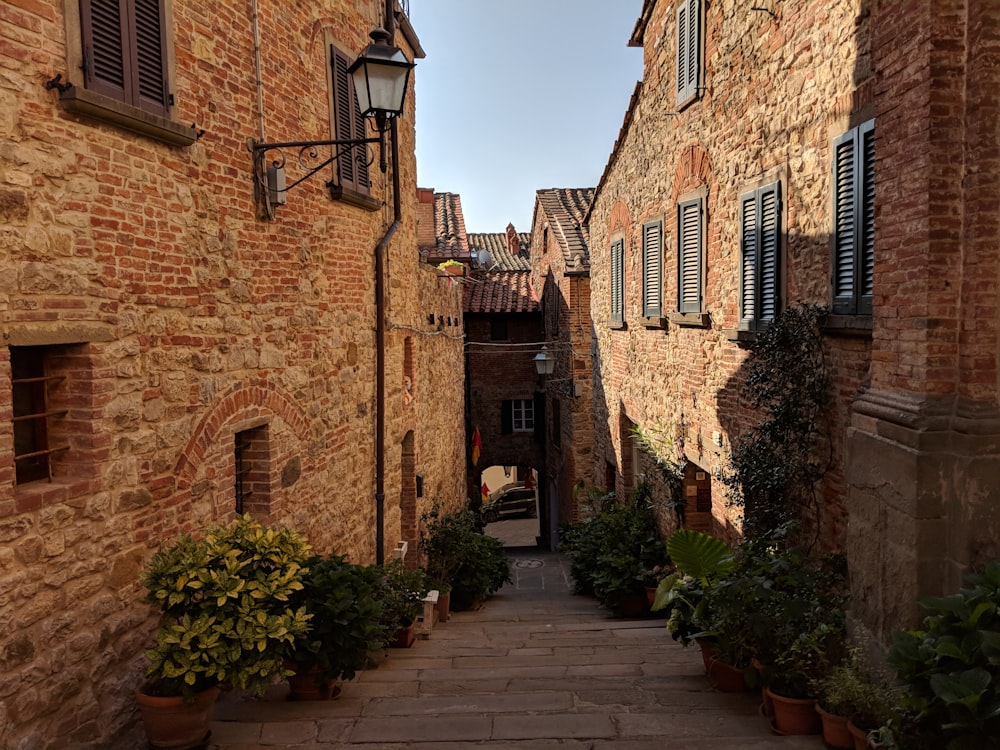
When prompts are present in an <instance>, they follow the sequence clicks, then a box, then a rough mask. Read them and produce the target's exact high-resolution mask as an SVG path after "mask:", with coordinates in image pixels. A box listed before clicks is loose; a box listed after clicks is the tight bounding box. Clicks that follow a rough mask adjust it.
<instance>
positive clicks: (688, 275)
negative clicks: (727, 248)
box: [677, 198, 705, 313]
mask: <svg viewBox="0 0 1000 750" xmlns="http://www.w3.org/2000/svg"><path fill="white" fill-rule="evenodd" d="M704 213H705V210H704V200H703V199H702V198H694V199H693V200H689V201H683V202H681V203H679V204H678V205H677V311H678V312H682V313H700V312H701V300H702V274H701V269H702V257H703V248H704V247H705V224H704Z"/></svg>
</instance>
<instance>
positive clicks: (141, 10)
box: [133, 0, 170, 115]
mask: <svg viewBox="0 0 1000 750" xmlns="http://www.w3.org/2000/svg"><path fill="white" fill-rule="evenodd" d="M134 23H135V45H134V48H135V67H134V70H135V71H136V75H135V85H134V87H133V91H134V92H135V93H134V97H135V98H134V101H135V104H136V106H138V107H140V108H142V109H144V110H146V111H147V112H158V113H160V114H163V115H166V114H167V113H168V111H169V105H170V102H169V94H168V91H167V66H166V57H167V55H166V49H167V30H166V24H165V23H164V7H163V0H135V19H134Z"/></svg>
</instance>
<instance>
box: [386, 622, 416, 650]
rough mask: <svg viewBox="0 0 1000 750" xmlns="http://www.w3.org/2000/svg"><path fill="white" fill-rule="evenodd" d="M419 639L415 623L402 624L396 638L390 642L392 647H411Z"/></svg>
mask: <svg viewBox="0 0 1000 750" xmlns="http://www.w3.org/2000/svg"><path fill="white" fill-rule="evenodd" d="M416 639H417V636H416V632H415V628H414V624H413V623H412V622H411V623H410V624H409V625H401V626H400V628H399V630H397V631H396V639H395V640H394V641H393V642H392V643H390V644H389V647H390V648H409V647H410V646H412V645H413V642H414V641H415V640H416Z"/></svg>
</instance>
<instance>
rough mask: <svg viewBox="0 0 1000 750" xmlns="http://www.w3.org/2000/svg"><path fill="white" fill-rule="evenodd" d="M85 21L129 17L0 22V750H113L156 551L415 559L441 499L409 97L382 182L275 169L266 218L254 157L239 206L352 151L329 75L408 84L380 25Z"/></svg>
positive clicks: (266, 16)
mask: <svg viewBox="0 0 1000 750" xmlns="http://www.w3.org/2000/svg"><path fill="white" fill-rule="evenodd" d="M112 5H114V6H115V9H117V8H119V7H120V8H121V9H122V12H123V13H124V14H125V16H126V17H125V18H121V19H118V18H109V17H108V16H107V13H112V14H113V11H108V10H107V4H103V5H102V6H101V7H100V8H97V5H96V3H95V4H93V6H92V4H91V3H90V2H77V1H76V0H66V1H65V2H63V0H40V1H39V2H32V3H13V4H11V3H8V4H5V5H4V8H3V11H2V12H0V40H2V49H3V53H2V55H0V68H2V71H3V72H2V75H0V140H2V147H0V236H2V238H3V242H2V251H0V252H2V254H3V262H4V268H5V269H6V271H7V272H6V273H5V275H4V279H3V281H2V282H0V311H2V316H3V317H2V333H3V339H4V346H3V347H2V348H0V414H2V415H3V416H2V422H0V474H2V477H3V482H2V486H0V592H2V595H0V737H2V738H3V743H2V744H3V745H4V747H11V748H20V747H25V748H27V747H31V748H69V747H72V748H97V747H100V748H109V747H123V748H124V747H129V748H133V747H137V746H138V740H137V739H136V735H135V713H134V709H133V705H132V704H133V701H132V697H131V696H132V690H133V689H134V688H135V686H136V685H137V684H138V682H139V681H140V680H141V678H142V672H143V668H144V663H145V661H144V659H145V657H144V656H143V650H144V648H145V647H147V646H148V645H149V644H150V642H151V638H152V633H153V624H154V623H153V620H152V618H151V616H150V611H149V609H148V607H147V606H145V605H144V604H142V603H140V599H141V597H142V594H143V592H142V590H141V587H140V585H139V582H138V580H139V574H140V571H141V569H142V566H143V564H144V562H145V561H146V560H147V559H148V558H149V557H150V556H151V554H152V553H153V552H154V551H155V549H156V548H157V546H158V545H160V544H161V543H164V542H169V541H170V540H172V539H173V538H174V537H175V535H176V534H177V533H178V532H179V531H193V532H197V531H199V530H200V529H202V528H204V527H205V526H206V525H208V524H211V523H214V522H219V521H225V520H228V519H231V518H233V517H234V515H235V514H236V513H237V512H238V511H240V510H242V511H243V512H248V513H250V514H251V515H253V516H254V517H256V518H259V519H262V520H264V521H267V522H268V523H272V524H280V525H287V526H291V527H293V528H296V529H298V530H300V531H301V532H303V533H304V534H305V535H306V537H307V538H308V540H309V541H310V543H311V544H312V546H313V547H314V549H315V550H316V551H317V552H321V553H328V552H333V551H336V552H338V553H345V554H348V555H349V556H350V558H351V559H352V560H354V561H356V562H364V563H368V562H374V561H376V560H378V559H379V558H381V557H383V556H384V555H386V554H387V553H388V551H389V550H391V549H392V547H394V546H395V544H396V542H397V541H399V540H407V541H409V542H410V543H411V545H413V544H415V542H416V539H417V523H418V519H419V517H420V513H421V512H422V509H423V508H424V507H425V505H426V503H427V502H428V499H429V498H431V497H438V498H441V499H442V500H444V501H445V502H447V503H449V504H450V503H455V504H458V503H460V502H461V501H462V500H463V499H464V492H465V449H464V430H463V400H464V392H463V388H462V372H463V358H462V318H461V294H460V289H458V288H456V287H453V286H451V285H449V284H448V283H447V282H446V281H445V280H442V279H441V278H440V276H439V275H438V274H437V273H435V272H434V271H433V269H430V268H428V267H427V266H426V264H422V263H420V262H419V259H418V253H417V245H418V241H417V207H418V206H417V189H416V181H415V175H416V163H415V156H414V138H415V133H414V125H413V123H414V97H413V83H412V77H411V82H410V92H409V96H408V97H407V99H406V106H405V111H404V112H403V114H402V116H401V118H399V119H398V120H397V121H396V123H397V124H395V125H393V126H392V128H391V129H390V138H392V137H398V140H397V143H398V164H394V163H393V161H394V160H393V159H392V155H391V153H389V152H390V151H391V149H387V150H386V154H385V157H386V161H387V162H388V169H387V170H386V171H385V172H383V171H382V170H381V169H379V162H380V160H381V157H382V156H383V154H382V152H381V149H380V147H379V146H378V145H377V144H369V145H368V146H366V147H363V148H352V149H350V152H349V154H345V155H343V156H341V157H340V158H339V159H337V160H336V161H334V162H333V163H332V164H329V165H327V166H324V167H322V168H321V169H320V170H319V173H318V174H316V175H315V176H314V177H312V178H311V179H308V180H306V181H304V182H303V183H302V184H300V185H295V186H293V183H294V182H295V181H296V180H297V179H299V178H300V177H302V176H303V173H302V172H301V171H300V169H299V164H298V157H299V155H298V154H297V153H291V152H287V153H286V156H287V157H288V159H287V161H286V162H285V169H284V172H285V177H286V182H285V184H286V186H287V188H288V189H287V192H284V193H282V192H281V191H279V190H278V188H279V187H280V183H279V182H277V180H276V181H275V182H274V183H273V185H272V186H271V187H273V188H274V191H273V192H269V185H268V183H267V181H266V170H265V169H264V167H265V166H267V167H271V166H274V165H273V161H277V160H278V159H279V157H278V154H277V152H276V151H272V152H268V154H267V155H266V158H265V159H262V161H261V162H260V163H259V164H258V166H259V167H261V171H260V177H261V180H260V181H259V182H257V183H255V180H254V179H253V178H252V175H253V174H254V160H253V157H252V154H251V152H250V151H249V150H248V139H251V138H253V139H256V140H257V141H259V142H260V141H266V142H272V143H273V142H282V141H299V140H325V139H333V138H341V139H343V138H357V137H358V136H360V135H365V134H366V133H365V127H366V125H365V122H364V120H362V119H361V118H360V116H359V110H358V108H357V106H356V104H355V101H354V100H353V98H351V96H350V93H351V92H350V89H349V88H347V89H345V88H344V87H345V86H349V83H348V81H349V80H350V79H349V77H347V76H345V75H344V74H345V72H346V64H347V63H349V62H350V60H352V59H353V58H354V57H355V56H356V55H357V54H358V52H359V51H360V50H362V48H364V46H365V45H366V44H367V43H368V41H369V40H368V32H369V31H370V30H371V29H373V28H375V27H379V26H387V28H388V29H389V30H390V31H392V32H393V33H394V42H395V44H396V45H398V46H399V47H400V48H401V49H402V51H403V52H404V54H405V55H406V57H407V58H408V59H409V60H413V59H414V58H417V57H422V56H423V50H422V49H421V48H420V44H419V41H418V39H417V36H416V34H415V33H414V30H413V29H412V27H411V26H410V23H409V20H408V19H407V17H406V15H405V14H403V13H401V12H400V11H399V8H398V5H397V6H395V12H394V13H393V14H392V15H391V16H390V17H389V18H388V19H387V18H386V17H385V11H386V5H388V7H389V8H393V3H391V2H390V3H383V2H381V1H380V0H367V1H362V2H345V0H308V1H304V2H297V3H259V4H258V3H257V2H252V1H251V2H246V3H210V4H206V3H202V2H190V1H189V0H167V2H165V3H147V2H135V3H124V4H122V5H120V6H118V5H117V4H112ZM133 12H138V14H139V15H143V14H144V15H143V17H142V18H140V19H138V20H137V19H136V18H133V17H132V16H131V15H130V14H131V13H133ZM102 14H104V15H102ZM123 30H124V32H123ZM119 50H121V51H131V52H133V53H134V54H133V55H132V56H125V57H123V56H120V55H119ZM258 81H259V83H258ZM345 95H346V98H345ZM367 135H371V132H370V131H369V132H368V133H367ZM324 152H325V153H326V154H329V149H325V151H324V149H320V153H321V157H320V158H321V159H323V158H325V157H324V156H322V154H323V153H324ZM272 160H273V161H272ZM275 175H276V176H277V174H276V173H275ZM268 195H269V197H270V199H271V201H272V203H271V205H270V206H268V204H267V202H266V201H265V200H264V198H265V196H268ZM282 199H283V200H284V205H276V204H280V203H281V201H282ZM397 206H398V209H399V210H398V212H397V210H396V208H397ZM267 214H271V216H270V218H267ZM380 254H382V255H381V257H382V260H383V261H384V262H382V263H378V264H377V263H376V258H377V257H379V255H380ZM377 276H379V277H380V280H377ZM378 290H384V294H383V295H382V296H381V300H382V302H383V304H382V305H377V304H376V296H377V291H378ZM380 309H381V310H382V315H381V316H380V315H379V314H378V311H379V310H380ZM379 320H381V321H382V322H383V325H381V326H379V325H377V323H378V321H379ZM379 344H381V346H379ZM380 380H384V390H382V391H381V393H380V392H379V391H378V389H377V383H378V382H379V381H380ZM380 412H381V415H382V416H381V417H380ZM380 422H381V423H382V424H381V425H380ZM380 426H381V428H382V429H379V427H380ZM380 437H381V440H380ZM380 446H381V450H380ZM379 454H381V455H379ZM418 475H420V476H422V480H423V492H422V497H418V494H421V493H418V491H417V490H418V484H419V483H418V482H417V478H418ZM380 500H382V501H383V502H382V505H383V511H384V513H382V514H381V515H382V516H383V517H384V518H383V521H382V524H381V528H379V524H378V521H379V517H380V514H379V513H377V508H376V506H377V505H378V504H379V501H380Z"/></svg>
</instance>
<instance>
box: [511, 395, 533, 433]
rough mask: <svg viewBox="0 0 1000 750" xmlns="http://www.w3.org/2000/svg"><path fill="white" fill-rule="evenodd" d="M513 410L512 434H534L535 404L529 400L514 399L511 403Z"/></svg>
mask: <svg viewBox="0 0 1000 750" xmlns="http://www.w3.org/2000/svg"><path fill="white" fill-rule="evenodd" d="M511 406H512V408H513V412H512V422H511V426H512V427H513V430H514V432H534V430H535V404H534V402H533V401H531V400H530V399H516V400H514V401H512V402H511Z"/></svg>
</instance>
